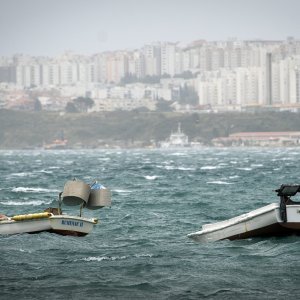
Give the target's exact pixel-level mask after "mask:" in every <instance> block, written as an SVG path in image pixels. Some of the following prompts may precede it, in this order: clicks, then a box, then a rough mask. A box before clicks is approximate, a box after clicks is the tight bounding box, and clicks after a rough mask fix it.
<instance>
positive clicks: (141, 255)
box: [134, 254, 153, 258]
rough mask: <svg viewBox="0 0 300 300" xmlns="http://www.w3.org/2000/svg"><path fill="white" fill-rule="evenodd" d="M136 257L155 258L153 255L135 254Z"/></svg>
mask: <svg viewBox="0 0 300 300" xmlns="http://www.w3.org/2000/svg"><path fill="white" fill-rule="evenodd" d="M134 256H135V257H136V258H140V257H153V254H135V255H134Z"/></svg>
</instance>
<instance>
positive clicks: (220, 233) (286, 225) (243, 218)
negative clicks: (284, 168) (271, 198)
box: [188, 203, 300, 242]
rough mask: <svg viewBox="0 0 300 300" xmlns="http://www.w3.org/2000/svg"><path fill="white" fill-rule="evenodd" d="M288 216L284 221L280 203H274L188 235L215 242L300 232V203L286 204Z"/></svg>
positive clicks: (203, 227) (197, 239) (207, 225)
mask: <svg viewBox="0 0 300 300" xmlns="http://www.w3.org/2000/svg"><path fill="white" fill-rule="evenodd" d="M286 216H287V218H286V221H283V220H282V217H281V213H280V205H279V204H277V203H273V204H269V205H267V206H264V207H262V208H259V209H256V210H254V211H251V212H249V213H246V214H243V215H240V216H238V217H235V218H232V219H229V220H225V221H221V222H217V223H213V224H206V225H203V226H202V230H201V231H197V232H194V233H190V234H188V237H189V238H191V239H193V240H195V241H198V242H213V241H217V240H224V239H229V240H235V239H245V238H250V237H256V236H281V235H290V234H300V205H286Z"/></svg>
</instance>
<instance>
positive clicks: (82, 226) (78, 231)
mask: <svg viewBox="0 0 300 300" xmlns="http://www.w3.org/2000/svg"><path fill="white" fill-rule="evenodd" d="M50 224H51V230H50V232H54V233H57V234H60V235H72V236H85V235H87V234H88V233H90V232H91V231H92V229H93V227H94V225H95V224H97V220H96V219H86V218H82V217H72V216H64V215H58V216H52V217H51V218H50Z"/></svg>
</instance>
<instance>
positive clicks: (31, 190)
mask: <svg viewBox="0 0 300 300" xmlns="http://www.w3.org/2000/svg"><path fill="white" fill-rule="evenodd" d="M12 191H13V192H16V193H58V192H59V190H50V189H43V188H31V187H22V186H20V187H16V188H13V189H12Z"/></svg>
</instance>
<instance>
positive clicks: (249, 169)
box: [237, 168, 252, 171]
mask: <svg viewBox="0 0 300 300" xmlns="http://www.w3.org/2000/svg"><path fill="white" fill-rule="evenodd" d="M237 169H238V170H242V171H252V168H237Z"/></svg>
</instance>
